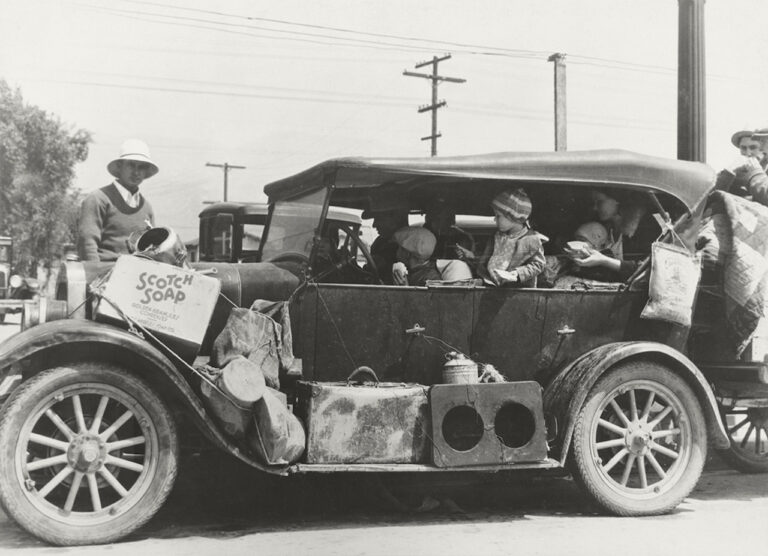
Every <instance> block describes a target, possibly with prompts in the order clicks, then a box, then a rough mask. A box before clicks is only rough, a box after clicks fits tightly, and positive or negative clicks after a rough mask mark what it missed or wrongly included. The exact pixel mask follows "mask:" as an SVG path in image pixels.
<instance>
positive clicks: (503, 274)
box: [491, 270, 518, 284]
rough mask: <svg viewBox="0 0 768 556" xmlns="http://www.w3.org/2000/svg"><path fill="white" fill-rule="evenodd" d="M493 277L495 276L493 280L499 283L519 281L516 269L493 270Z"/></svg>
mask: <svg viewBox="0 0 768 556" xmlns="http://www.w3.org/2000/svg"><path fill="white" fill-rule="evenodd" d="M491 278H493V281H494V282H496V283H497V284H506V283H508V282H517V281H518V276H517V271H516V270H491Z"/></svg>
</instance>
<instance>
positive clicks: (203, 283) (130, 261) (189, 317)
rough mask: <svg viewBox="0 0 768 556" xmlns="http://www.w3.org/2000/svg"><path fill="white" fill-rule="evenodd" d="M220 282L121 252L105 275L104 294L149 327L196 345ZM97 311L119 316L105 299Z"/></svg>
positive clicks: (205, 324)
mask: <svg viewBox="0 0 768 556" xmlns="http://www.w3.org/2000/svg"><path fill="white" fill-rule="evenodd" d="M220 287H221V284H220V283H219V281H218V280H217V279H216V278H211V277H210V276H205V275H203V274H199V273H197V272H194V271H192V270H186V269H183V268H179V267H176V266H171V265H169V264H164V263H158V262H155V261H150V260H147V259H142V258H140V257H133V256H130V255H123V256H121V257H120V258H118V259H117V262H116V263H115V266H114V267H113V269H112V274H111V275H110V277H109V279H108V280H107V283H106V286H105V288H104V297H105V298H106V299H109V300H111V301H112V302H114V303H115V304H117V306H118V307H119V308H120V310H121V311H122V312H123V313H124V314H125V315H126V316H128V317H130V318H131V319H133V320H134V321H136V322H137V323H139V324H141V325H142V326H144V327H145V328H147V329H148V330H150V331H153V332H158V333H161V334H166V335H169V336H174V337H177V338H181V339H183V340H187V341H189V342H192V343H195V344H201V343H202V341H203V337H204V336H205V331H206V329H207V328H208V321H209V320H210V318H211V315H212V314H213V309H214V307H215V306H216V300H217V298H218V296H219V289H220ZM97 315H101V316H105V317H110V318H114V319H121V318H122V317H121V316H120V314H119V313H118V312H117V311H116V310H115V309H114V307H112V305H111V304H110V303H108V302H107V301H106V300H102V301H101V303H100V304H99V308H98V310H97Z"/></svg>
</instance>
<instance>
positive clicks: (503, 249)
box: [460, 188, 545, 287]
mask: <svg viewBox="0 0 768 556" xmlns="http://www.w3.org/2000/svg"><path fill="white" fill-rule="evenodd" d="M491 207H492V208H493V212H494V215H495V217H496V227H497V232H496V234H495V235H494V236H493V243H491V242H488V245H487V246H486V249H485V252H484V253H483V254H482V255H481V256H480V259H479V260H478V262H477V273H478V275H479V276H481V277H482V278H483V279H484V280H485V281H486V282H488V283H492V284H495V285H497V286H502V285H507V284H513V285H521V286H528V287H535V286H536V277H537V276H538V275H539V274H541V272H542V271H543V270H544V264H545V260H544V248H543V247H542V244H541V235H540V234H538V233H537V232H535V231H533V230H532V229H531V228H530V226H529V225H528V217H529V216H530V215H531V210H532V208H533V206H532V204H531V199H530V198H529V197H528V194H527V193H526V192H525V191H524V190H523V189H521V188H518V189H509V190H506V191H502V192H501V193H499V194H498V195H496V197H494V198H493V201H491ZM460 253H461V256H460V258H463V259H469V260H471V259H472V257H471V256H470V255H471V252H469V251H468V250H460Z"/></svg>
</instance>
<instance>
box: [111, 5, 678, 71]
mask: <svg viewBox="0 0 768 556" xmlns="http://www.w3.org/2000/svg"><path fill="white" fill-rule="evenodd" d="M124 1H125V2H127V3H129V4H139V5H147V6H155V7H161V8H167V9H171V10H177V11H186V12H193V13H203V14H209V15H216V16H219V17H228V18H236V19H243V20H247V21H263V22H268V23H276V24H280V25H288V26H295V27H303V28H310V29H320V30H326V31H334V32H339V33H348V34H354V35H361V36H368V37H378V38H386V39H395V40H405V41H411V42H419V43H423V44H425V45H433V46H434V45H444V46H449V47H452V48H456V47H458V48H470V49H480V50H482V51H483V52H469V53H473V54H485V55H500V56H504V55H509V56H517V57H535V58H546V57H547V56H549V54H550V52H549V51H543V50H526V49H516V48H506V47H497V46H490V45H482V44H476V43H464V42H456V41H445V40H436V39H425V38H422V37H412V36H404V35H394V34H389V33H374V32H366V31H358V30H354V29H348V28H344V27H333V26H328V25H319V24H310V23H301V22H296V21H290V20H285V19H274V18H266V17H257V16H248V15H242V14H235V13H231V12H223V11H217V10H205V9H200V8H189V7H181V6H173V5H169V4H164V3H161V2H146V1H141V0H124ZM147 13H151V12H147ZM168 17H172V16H168ZM204 21H208V22H209V23H215V21H214V20H204ZM254 28H257V29H263V28H258V27H254ZM272 31H275V32H278V31H281V32H282V31H283V30H276V29H275V30H272ZM285 32H290V31H285ZM295 33H296V32H295ZM317 36H322V37H326V38H338V39H342V40H343V37H328V36H327V35H317ZM386 44H391V43H386ZM489 51H497V52H496V53H494V52H489ZM568 57H569V60H571V61H572V62H576V63H582V64H586V65H598V66H603V67H614V68H617V69H630V70H634V71H647V72H649V73H670V72H671V73H675V72H676V71H677V68H674V67H664V66H658V65H653V64H640V63H636V62H627V61H623V60H616V59H611V58H601V57H595V56H582V55H578V54H569V56H568Z"/></svg>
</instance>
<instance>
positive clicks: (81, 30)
mask: <svg viewBox="0 0 768 556" xmlns="http://www.w3.org/2000/svg"><path fill="white" fill-rule="evenodd" d="M705 23H706V35H705V52H706V72H707V78H706V88H707V89H706V95H707V108H706V110H707V162H708V163H709V164H711V165H712V166H714V167H716V168H720V167H722V166H724V165H725V164H727V163H728V162H730V161H731V160H732V159H733V158H734V156H735V155H736V154H737V152H736V150H735V149H734V148H733V147H732V146H731V144H730V136H731V134H732V133H733V132H734V131H736V130H738V129H744V128H745V127H746V128H748V129H752V128H756V127H768V107H767V106H766V104H767V103H766V94H767V93H768V64H767V63H766V61H765V57H764V55H765V53H768V32H766V26H768V1H766V0H708V1H707V3H706V7H705ZM677 25H678V2H677V0H548V1H541V0H473V1H467V0H419V1H416V0H323V1H319V0H315V1H303V0H302V1H300V0H281V1H279V2H274V1H264V0H216V1H215V2H214V1H203V0H183V1H181V0H157V1H138V0H0V79H4V80H6V81H7V82H8V83H9V84H10V85H11V86H13V87H18V88H19V89H20V90H21V93H22V95H23V96H24V99H25V100H26V101H27V102H29V103H31V104H35V105H37V106H39V107H40V108H42V109H44V110H46V111H48V112H49V113H51V114H53V115H55V116H56V117H58V118H60V120H61V121H62V122H64V123H65V124H66V125H67V126H69V127H70V128H71V129H76V128H82V129H86V130H88V131H90V132H91V133H92V135H93V143H92V144H91V146H90V154H89V157H88V159H87V160H86V161H85V162H84V163H82V164H80V165H79V166H78V168H77V181H76V186H77V187H78V188H79V189H80V190H82V191H83V192H87V191H90V190H93V189H96V188H98V187H101V186H103V185H106V184H107V183H109V181H110V180H111V177H110V176H109V175H108V174H107V172H106V165H107V163H108V162H109V161H110V160H111V159H113V158H115V157H117V155H118V154H119V150H120V145H121V143H122V142H123V140H124V139H127V138H134V137H135V138H140V139H143V140H145V141H146V142H147V143H148V144H149V146H150V148H151V152H152V157H153V159H154V160H155V162H156V163H157V164H158V166H159V167H160V172H159V173H158V174H157V176H155V177H153V178H151V179H150V180H147V181H146V182H145V183H144V184H143V185H142V191H143V192H144V193H145V194H146V196H147V198H148V199H149V200H150V201H151V203H152V205H153V207H154V210H155V214H156V220H157V224H159V225H168V226H171V227H173V228H175V229H176V231H177V232H179V234H180V235H181V237H182V238H183V239H185V240H189V239H192V238H194V237H196V236H197V214H198V213H199V211H200V210H201V209H202V208H203V207H204V204H203V203H205V202H207V201H216V200H221V199H222V196H223V172H222V170H221V169H219V168H213V167H207V166H206V163H214V164H222V163H224V162H227V163H229V164H234V165H239V166H245V167H246V168H245V169H238V170H231V171H230V173H229V199H230V200H235V201H264V200H265V197H264V195H263V192H262V189H263V186H264V185H265V184H267V183H269V182H271V181H273V180H276V179H279V178H282V177H286V176H288V175H291V174H294V173H296V172H299V171H301V170H304V169H306V168H308V167H310V166H312V165H314V164H316V163H319V162H321V161H323V160H326V159H329V158H335V157H340V156H376V157H383V156H417V157H418V156H429V142H428V141H422V140H420V138H421V137H424V136H427V135H429V134H430V131H431V128H430V117H429V115H428V114H427V113H423V114H420V113H418V112H417V109H418V108H419V107H420V106H423V105H426V104H429V103H430V101H431V98H430V94H431V93H430V84H429V81H428V80H426V79H419V78H414V77H406V76H404V75H403V71H404V70H409V71H420V72H425V71H429V69H430V68H422V69H420V70H417V69H415V68H414V66H415V65H416V64H418V63H420V62H423V61H426V60H430V59H431V58H432V57H433V56H443V55H444V54H451V56H452V57H451V58H450V59H449V60H446V61H445V62H442V63H440V65H439V72H440V74H441V75H445V76H450V77H458V78H463V79H466V82H465V83H444V84H441V85H440V87H439V93H438V98H439V99H440V100H445V101H446V103H447V106H446V107H445V108H442V109H440V110H439V111H438V131H439V132H440V133H441V134H442V137H441V138H440V139H439V140H438V145H437V149H438V155H443V156H449V155H463V154H474V153H484V152H499V151H548V150H553V149H554V123H553V122H554V114H553V64H552V63H551V62H548V61H547V58H548V57H549V55H551V54H552V53H555V52H560V53H564V54H565V55H566V59H565V61H566V72H567V105H568V107H567V113H568V148H569V150H585V149H599V148H622V149H629V150H633V151H637V152H642V153H646V154H652V155H657V156H664V157H669V158H675V157H676V152H677V139H676V117H677V116H676V112H677V73H676V72H677V70H676V67H677V32H678V29H677Z"/></svg>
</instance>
